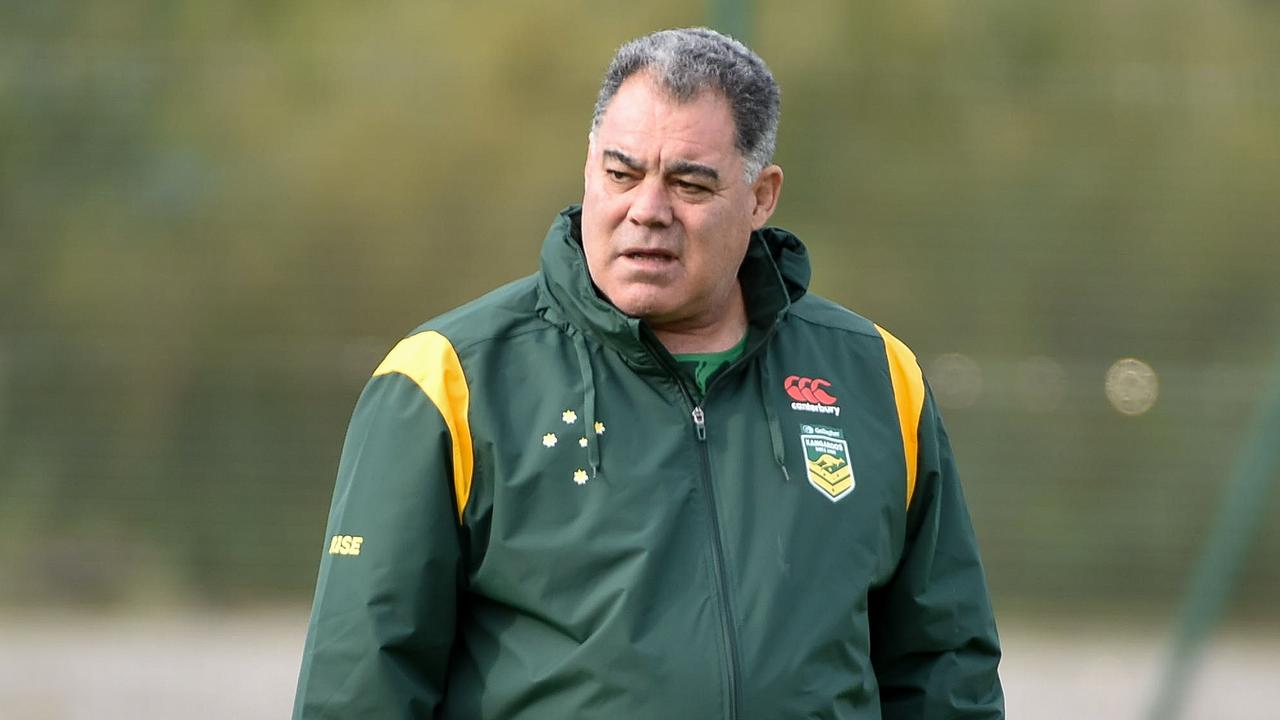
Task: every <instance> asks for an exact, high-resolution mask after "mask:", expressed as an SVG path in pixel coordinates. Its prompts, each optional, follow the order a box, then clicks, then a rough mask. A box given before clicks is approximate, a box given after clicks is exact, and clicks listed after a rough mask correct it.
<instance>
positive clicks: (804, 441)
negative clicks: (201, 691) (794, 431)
mask: <svg viewBox="0 0 1280 720" xmlns="http://www.w3.org/2000/svg"><path fill="white" fill-rule="evenodd" d="M800 444H801V445H803V446H804V464H805V474H806V475H808V476H809V484H810V485H812V486H814V487H815V488H817V489H818V490H820V491H821V492H822V494H823V495H825V496H826V497H827V498H828V499H829V500H831V502H836V501H837V500H839V499H840V498H843V497H844V496H845V495H848V494H849V493H850V492H853V486H854V480H853V466H852V465H850V464H849V444H848V443H846V442H845V441H844V433H842V432H841V431H840V430H837V429H834V428H829V427H822V426H821V425H802V426H801V427H800Z"/></svg>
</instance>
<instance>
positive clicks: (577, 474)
mask: <svg viewBox="0 0 1280 720" xmlns="http://www.w3.org/2000/svg"><path fill="white" fill-rule="evenodd" d="M573 481H574V482H576V483H578V484H579V485H586V484H587V471H586V470H583V469H582V468H578V469H577V470H574V471H573Z"/></svg>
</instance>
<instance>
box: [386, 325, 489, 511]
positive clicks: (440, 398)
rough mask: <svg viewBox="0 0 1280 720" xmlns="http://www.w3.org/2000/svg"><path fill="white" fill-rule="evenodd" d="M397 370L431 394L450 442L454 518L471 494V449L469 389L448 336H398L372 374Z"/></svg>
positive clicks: (465, 504) (437, 334)
mask: <svg viewBox="0 0 1280 720" xmlns="http://www.w3.org/2000/svg"><path fill="white" fill-rule="evenodd" d="M391 373H400V374H401V375H404V376H405V377H407V378H409V379H410V380H412V381H414V382H415V383H417V384H418V387H420V388H422V392H424V393H426V395H427V397H429V398H431V402H433V403H435V406H436V408H437V409H439V410H440V416H441V417H443V418H444V424H445V426H446V427H448V429H449V439H450V440H451V441H452V444H453V489H454V496H455V497H456V499H457V502H458V519H459V520H461V519H462V511H463V510H464V509H466V507H467V499H468V498H469V497H470V496H471V471H472V467H473V465H474V461H475V458H474V457H473V456H472V453H471V425H470V424H469V423H468V421H467V407H468V405H469V403H470V398H471V391H470V390H469V389H468V388H467V378H466V377H465V376H464V375H463V374H462V363H461V362H460V361H459V360H458V353H457V352H455V351H454V349H453V345H452V344H451V343H450V342H449V340H448V338H446V337H445V336H443V335H441V334H440V333H438V332H434V331H428V332H424V333H419V334H417V335H413V336H411V337H407V338H405V339H404V340H401V341H400V342H399V344H397V345H396V346H395V347H394V348H392V349H391V352H390V353H389V354H388V355H387V357H386V359H385V360H383V361H382V364H381V365H379V366H378V369H377V370H374V371H373V376H374V377H378V376H379V375H389V374H391Z"/></svg>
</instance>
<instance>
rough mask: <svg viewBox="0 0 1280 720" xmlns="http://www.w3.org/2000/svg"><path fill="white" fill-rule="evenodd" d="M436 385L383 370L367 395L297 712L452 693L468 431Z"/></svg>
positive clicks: (320, 714)
mask: <svg viewBox="0 0 1280 720" xmlns="http://www.w3.org/2000/svg"><path fill="white" fill-rule="evenodd" d="M395 352H396V351H393V355H392V356H389V359H390V357H394V356H395ZM385 365H386V363H385V362H384V366H385ZM381 369H382V368H380V370H381ZM426 372H430V368H427V369H426ZM424 387H425V385H424V383H423V379H422V378H414V377H411V376H409V375H406V374H402V373H401V372H399V371H396V372H387V373H384V374H375V376H374V377H373V378H372V379H371V380H370V381H369V384H368V385H367V386H366V387H365V390H364V392H363V393H362V394H361V396H360V400H359V402H358V403H357V405H356V409H355V413H354V416H353V418H352V420H351V425H350V427H349V429H348V431H347V438H346V442H345V444H344V445H343V449H342V459H341V461H340V463H339V469H338V479H337V483H336V487H335V489H334V495H333V505H332V509H331V511H330V514H329V521H328V530H327V531H326V533H325V544H324V551H323V555H322V556H321V562H320V572H319V578H318V580H317V584H316V593H315V600H314V604H313V607H312V612H311V621H310V624H309V626H308V630H307V639H306V644H305V647H304V650H303V658H302V669H301V673H300V676H299V680H298V688H297V695H296V697H295V701H294V710H293V717H294V718H295V720H303V719H305V720H319V719H320V718H367V719H369V720H373V719H375V718H409V717H414V718H420V717H431V715H432V713H433V712H434V709H435V708H436V706H437V705H438V704H439V703H440V701H441V699H442V697H443V694H444V690H445V678H446V674H447V673H446V669H447V664H448V660H449V653H450V649H451V647H452V644H453V637H454V627H455V615H456V611H457V605H458V600H457V597H458V593H459V588H460V586H461V582H462V572H463V570H462V567H463V563H462V561H461V557H462V552H461V541H460V537H461V536H460V531H459V520H458V517H459V516H458V511H457V507H458V505H457V502H456V500H455V496H456V494H457V493H456V491H455V489H454V483H453V474H454V471H455V467H454V465H455V464H456V461H455V458H456V454H455V451H454V448H453V445H454V444H455V442H456V436H454V435H453V434H452V433H451V430H452V428H451V427H450V426H449V425H448V423H447V422H446V420H445V415H446V410H447V408H446V409H445V410H442V409H441V408H440V407H439V405H438V403H437V402H435V401H433V398H432V397H429V396H428V395H427V393H426V392H425V390H424ZM468 449H469V448H468Z"/></svg>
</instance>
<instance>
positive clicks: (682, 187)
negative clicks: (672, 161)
mask: <svg viewBox="0 0 1280 720" xmlns="http://www.w3.org/2000/svg"><path fill="white" fill-rule="evenodd" d="M673 184H674V185H675V186H676V190H677V191H678V192H679V193H680V194H681V195H684V196H686V197H701V196H703V195H706V194H708V193H710V192H711V189H710V188H708V187H704V186H702V185H698V184H696V183H691V182H689V181H688V180H676V181H675V182H674V183H673Z"/></svg>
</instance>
